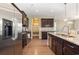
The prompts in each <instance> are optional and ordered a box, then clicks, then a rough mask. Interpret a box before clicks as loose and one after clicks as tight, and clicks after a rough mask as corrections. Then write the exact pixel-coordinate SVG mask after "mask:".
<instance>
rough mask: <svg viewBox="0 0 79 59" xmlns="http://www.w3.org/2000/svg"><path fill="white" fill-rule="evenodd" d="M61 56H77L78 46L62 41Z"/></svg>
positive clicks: (78, 52)
mask: <svg viewBox="0 0 79 59" xmlns="http://www.w3.org/2000/svg"><path fill="white" fill-rule="evenodd" d="M63 45H64V46H63V54H64V55H77V54H79V46H77V45H75V44H73V43H70V42H67V41H64V44H63Z"/></svg>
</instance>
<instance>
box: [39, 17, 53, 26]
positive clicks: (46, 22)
mask: <svg viewBox="0 0 79 59" xmlns="http://www.w3.org/2000/svg"><path fill="white" fill-rule="evenodd" d="M53 26H54V19H53V18H42V19H41V27H53Z"/></svg>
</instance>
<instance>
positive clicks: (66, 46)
mask: <svg viewBox="0 0 79 59" xmlns="http://www.w3.org/2000/svg"><path fill="white" fill-rule="evenodd" d="M48 45H49V47H50V49H51V50H52V51H53V52H54V53H55V54H57V55H75V54H79V35H76V36H68V35H64V34H59V33H56V32H48Z"/></svg>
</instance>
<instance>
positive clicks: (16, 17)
mask: <svg viewBox="0 0 79 59" xmlns="http://www.w3.org/2000/svg"><path fill="white" fill-rule="evenodd" d="M5 5H7V3H6V4H4V6H5ZM7 7H8V6H7ZM7 7H2V6H1V7H0V36H2V30H3V29H2V19H3V18H5V19H7V20H11V21H13V39H16V38H17V36H18V35H17V34H18V33H19V32H22V15H21V14H20V13H19V11H18V10H16V9H15V8H14V7H13V6H11V8H12V7H13V9H14V10H9V9H7ZM9 8H10V7H9ZM13 11H14V12H15V11H16V12H17V13H14V12H13ZM0 40H2V39H1V37H0Z"/></svg>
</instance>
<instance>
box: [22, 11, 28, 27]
mask: <svg viewBox="0 0 79 59" xmlns="http://www.w3.org/2000/svg"><path fill="white" fill-rule="evenodd" d="M22 13H23V15H22V24H23V26H24V27H28V24H29V19H28V17H27V15H26V14H25V13H24V12H23V11H22Z"/></svg>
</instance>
